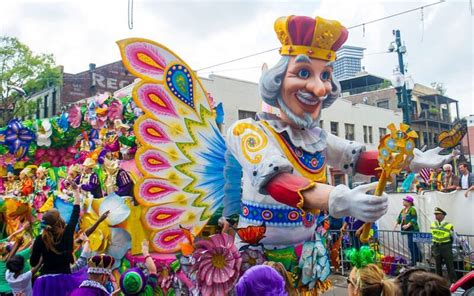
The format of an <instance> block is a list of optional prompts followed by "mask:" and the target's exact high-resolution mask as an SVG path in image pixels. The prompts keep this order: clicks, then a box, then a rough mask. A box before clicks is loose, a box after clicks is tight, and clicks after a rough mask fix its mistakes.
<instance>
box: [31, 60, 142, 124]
mask: <svg viewBox="0 0 474 296" xmlns="http://www.w3.org/2000/svg"><path fill="white" fill-rule="evenodd" d="M61 75H62V83H61V84H60V85H58V86H55V87H49V88H47V89H44V90H41V91H39V92H37V93H35V94H33V95H32V96H31V97H29V98H28V100H30V101H36V103H37V111H36V113H35V114H31V115H30V116H29V118H46V117H51V116H54V115H57V114H58V113H60V112H61V110H63V109H65V108H67V107H68V106H69V105H71V104H74V103H76V102H78V101H80V100H83V99H85V98H90V97H92V96H95V95H97V94H102V93H106V92H109V93H114V92H115V91H117V90H119V89H123V88H124V87H126V86H127V85H130V84H131V83H132V82H133V81H134V80H135V78H136V77H135V76H133V75H132V74H130V73H129V72H128V71H127V70H126V69H125V67H124V66H123V64H122V61H117V62H114V63H110V64H107V65H103V66H100V67H96V65H95V64H89V70H87V71H83V72H80V73H77V74H71V73H65V72H64V68H63V67H61Z"/></svg>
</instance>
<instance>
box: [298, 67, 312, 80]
mask: <svg viewBox="0 0 474 296" xmlns="http://www.w3.org/2000/svg"><path fill="white" fill-rule="evenodd" d="M309 74H310V73H309V71H308V70H307V69H301V70H299V71H298V77H299V78H303V79H307V78H308V77H309Z"/></svg>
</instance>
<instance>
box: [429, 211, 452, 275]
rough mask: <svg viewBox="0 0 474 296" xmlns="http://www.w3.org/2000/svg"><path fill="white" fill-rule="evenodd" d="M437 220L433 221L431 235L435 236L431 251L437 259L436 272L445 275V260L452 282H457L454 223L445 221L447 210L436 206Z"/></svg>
mask: <svg viewBox="0 0 474 296" xmlns="http://www.w3.org/2000/svg"><path fill="white" fill-rule="evenodd" d="M434 214H435V218H436V220H435V221H433V223H431V235H432V236H433V245H432V247H431V252H432V254H433V256H434V258H435V261H436V273H437V274H438V275H440V276H443V269H442V266H443V261H444V263H445V264H446V268H447V269H448V274H449V279H450V280H451V283H454V282H456V272H455V271H454V262H453V237H452V233H453V231H454V226H453V224H451V223H449V222H446V221H444V217H445V216H446V212H445V211H443V210H442V209H440V208H438V207H436V208H435V211H434Z"/></svg>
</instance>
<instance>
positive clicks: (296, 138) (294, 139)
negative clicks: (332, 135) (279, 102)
mask: <svg viewBox="0 0 474 296" xmlns="http://www.w3.org/2000/svg"><path fill="white" fill-rule="evenodd" d="M257 116H258V119H259V120H264V121H266V122H267V123H268V124H269V125H270V126H271V127H272V128H273V129H274V130H275V132H277V133H279V134H281V133H282V132H286V133H287V134H288V136H289V137H290V140H291V143H292V144H293V145H294V146H295V147H299V148H301V149H303V150H305V151H307V152H309V153H315V152H317V151H323V150H324V149H326V147H327V143H326V139H327V133H326V131H324V130H323V129H321V128H319V127H316V128H313V129H305V128H294V127H292V126H291V125H289V124H287V123H286V122H284V121H283V120H281V118H280V117H278V116H276V115H273V114H270V113H265V112H262V113H258V115H257Z"/></svg>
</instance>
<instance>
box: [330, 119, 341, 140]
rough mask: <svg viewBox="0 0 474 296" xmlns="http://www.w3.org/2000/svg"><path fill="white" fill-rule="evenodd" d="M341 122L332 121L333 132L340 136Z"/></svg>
mask: <svg viewBox="0 0 474 296" xmlns="http://www.w3.org/2000/svg"><path fill="white" fill-rule="evenodd" d="M338 131H339V124H338V123H337V122H334V121H331V134H333V135H335V136H338V135H339V132H338Z"/></svg>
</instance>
